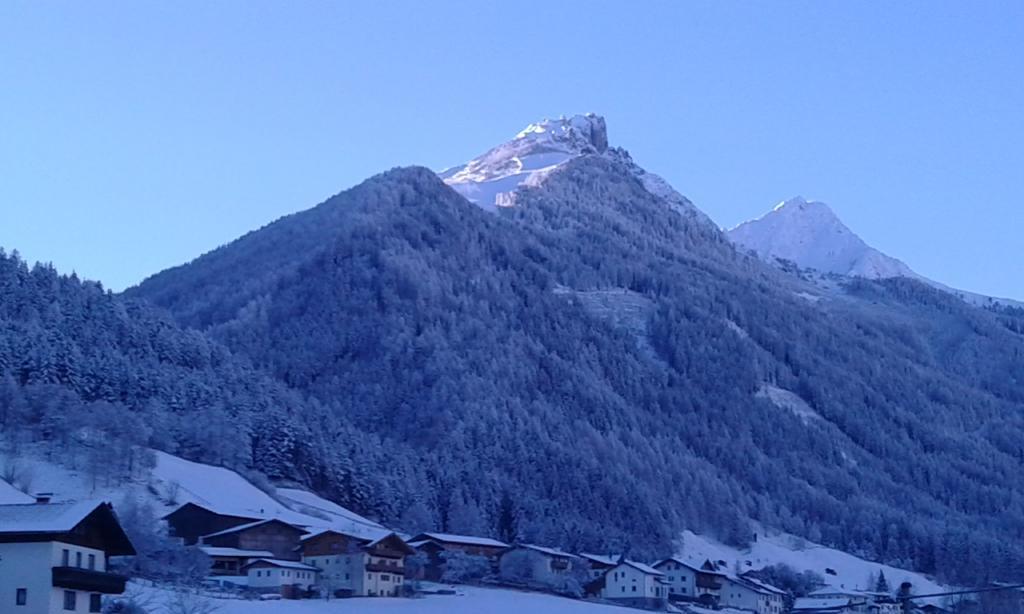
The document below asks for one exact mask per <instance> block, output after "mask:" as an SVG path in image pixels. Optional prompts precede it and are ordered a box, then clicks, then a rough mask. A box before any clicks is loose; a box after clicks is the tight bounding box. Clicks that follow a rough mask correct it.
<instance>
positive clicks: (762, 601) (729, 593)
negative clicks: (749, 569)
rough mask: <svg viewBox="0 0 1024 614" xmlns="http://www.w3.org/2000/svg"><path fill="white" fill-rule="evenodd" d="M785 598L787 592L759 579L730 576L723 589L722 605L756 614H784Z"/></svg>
mask: <svg viewBox="0 0 1024 614" xmlns="http://www.w3.org/2000/svg"><path fill="white" fill-rule="evenodd" d="M785 596H786V591H784V590H782V589H780V588H776V587H774V586H772V585H771V584H768V583H767V582H762V581H761V580H758V579H757V578H754V577H751V576H747V575H741V576H736V577H732V576H730V577H728V578H726V581H725V583H724V587H723V588H722V595H721V600H720V604H721V605H722V606H724V607H731V608H737V609H740V610H748V611H750V612H755V613H756V614H782V612H783V610H784V609H785V606H786V604H785V601H784V598H785Z"/></svg>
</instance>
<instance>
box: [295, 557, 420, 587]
mask: <svg viewBox="0 0 1024 614" xmlns="http://www.w3.org/2000/svg"><path fill="white" fill-rule="evenodd" d="M302 562H303V563H306V564H307V565H312V566H314V567H318V568H320V569H321V570H322V571H321V577H320V582H319V584H318V586H319V587H320V588H322V589H324V590H326V591H329V592H330V593H331V594H334V592H335V591H338V590H343V591H351V593H350V594H351V595H352V596H353V597H397V596H398V595H400V594H401V590H402V586H403V585H404V584H405V575H404V574H405V569H404V565H403V560H402V559H401V558H394V557H382V556H374V555H371V554H368V553H366V552H353V553H346V554H334V555H323V554H321V555H313V556H303V557H302ZM368 565H369V566H370V567H371V568H372V569H367V566H368Z"/></svg>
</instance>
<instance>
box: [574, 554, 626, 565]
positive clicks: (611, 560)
mask: <svg viewBox="0 0 1024 614" xmlns="http://www.w3.org/2000/svg"><path fill="white" fill-rule="evenodd" d="M580 557H582V558H585V559H587V560H588V561H593V562H595V563H600V564H601V565H609V566H611V567H614V566H616V565H618V564H619V557H618V556H616V555H614V554H591V553H588V552H581V553H580Z"/></svg>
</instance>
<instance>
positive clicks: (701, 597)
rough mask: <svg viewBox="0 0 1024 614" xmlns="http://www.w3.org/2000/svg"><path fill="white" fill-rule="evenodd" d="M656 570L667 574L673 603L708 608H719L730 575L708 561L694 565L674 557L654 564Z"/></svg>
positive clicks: (666, 579)
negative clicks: (705, 606) (697, 604)
mask: <svg viewBox="0 0 1024 614" xmlns="http://www.w3.org/2000/svg"><path fill="white" fill-rule="evenodd" d="M654 568H655V569H657V570H658V571H661V572H663V573H664V574H665V581H666V582H667V583H668V585H669V598H670V599H672V600H673V601H690V602H696V603H700V604H702V605H707V606H717V605H718V604H719V603H720V601H721V597H722V589H723V588H724V587H725V582H726V580H727V579H728V575H727V574H725V573H723V572H721V571H718V567H717V566H716V565H715V564H714V563H712V562H711V561H709V560H707V561H704V563H703V564H702V565H699V566H698V565H694V564H693V563H690V562H689V561H686V560H684V559H682V558H678V557H672V558H668V559H663V560H661V561H658V562H657V563H655V564H654Z"/></svg>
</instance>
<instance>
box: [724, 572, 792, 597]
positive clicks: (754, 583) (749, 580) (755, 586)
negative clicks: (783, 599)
mask: <svg viewBox="0 0 1024 614" xmlns="http://www.w3.org/2000/svg"><path fill="white" fill-rule="evenodd" d="M730 579H733V578H730ZM735 580H738V581H739V582H740V583H741V584H746V585H747V586H748V587H749V588H750V589H751V590H755V591H758V592H764V593H772V594H775V595H785V594H786V591H784V590H782V589H781V588H778V587H777V586H772V585H771V584H768V583H767V582H764V581H762V580H758V579H757V578H754V577H752V576H739V577H738V578H735Z"/></svg>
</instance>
